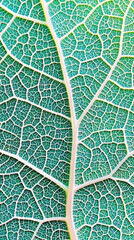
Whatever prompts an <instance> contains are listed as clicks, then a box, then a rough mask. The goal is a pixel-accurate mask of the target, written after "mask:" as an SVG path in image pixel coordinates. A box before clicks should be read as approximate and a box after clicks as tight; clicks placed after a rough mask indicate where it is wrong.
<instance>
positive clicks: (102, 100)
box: [96, 96, 134, 113]
mask: <svg viewBox="0 0 134 240" xmlns="http://www.w3.org/2000/svg"><path fill="white" fill-rule="evenodd" d="M116 97H117V96H116ZM96 100H99V101H101V102H104V103H107V104H110V105H112V106H113V107H117V108H120V109H123V110H126V111H127V112H130V113H134V112H133V111H131V110H130V109H131V105H130V107H129V108H126V107H122V106H120V105H117V104H116V103H113V102H112V101H111V102H109V101H107V100H105V99H103V98H99V97H98V98H97V99H96Z"/></svg>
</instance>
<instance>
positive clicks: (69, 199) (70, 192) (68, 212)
mask: <svg viewBox="0 0 134 240" xmlns="http://www.w3.org/2000/svg"><path fill="white" fill-rule="evenodd" d="M41 3H42V6H43V10H44V13H45V17H46V22H47V24H48V26H49V29H50V31H51V34H52V36H53V38H54V40H55V44H56V47H57V50H58V54H59V58H60V63H61V67H62V71H63V76H64V82H65V85H66V88H67V92H68V98H69V104H70V111H71V122H72V137H73V142H72V156H71V162H70V179H69V187H68V189H67V205H66V220H67V225H68V230H69V234H70V238H71V240H77V239H78V238H77V234H76V231H75V227H74V221H73V199H74V193H75V190H76V189H75V164H76V155H77V142H78V128H79V125H80V123H81V121H82V119H83V117H84V116H85V115H86V113H87V112H88V110H89V109H90V107H91V106H92V105H93V103H94V101H95V100H96V99H97V98H98V96H99V94H100V93H101V91H102V89H103V88H104V86H105V85H106V83H107V82H108V80H110V77H111V75H112V72H113V70H114V69H115V67H116V66H117V63H118V61H119V59H120V57H121V52H122V44H123V33H124V26H125V18H126V16H127V13H128V10H129V8H130V6H131V3H132V1H130V3H129V5H128V8H127V10H126V12H125V14H124V18H123V23H122V31H121V36H120V49H119V53H118V57H117V59H116V61H115V63H114V64H113V66H112V67H111V70H110V72H109V74H108V76H107V78H106V79H105V81H104V82H103V84H102V85H101V87H100V89H99V90H98V92H97V93H96V95H95V96H94V98H93V99H92V101H91V102H90V104H89V105H88V106H87V108H86V109H85V110H84V112H83V114H82V115H81V117H80V118H79V120H78V121H77V120H76V116H75V108H74V103H73V96H72V90H71V86H70V83H69V78H68V74H67V71H66V67H65V62H64V58H63V53H62V49H61V45H60V39H59V38H58V37H57V35H56V33H55V30H54V28H53V25H52V23H51V19H50V17H49V10H48V4H47V3H46V2H45V1H44V0H41ZM119 165H120V164H119ZM118 167H119V166H118ZM116 170H117V169H116ZM110 176H111V175H110ZM91 183H92V181H91Z"/></svg>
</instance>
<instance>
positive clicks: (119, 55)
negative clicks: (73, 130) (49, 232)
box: [78, 1, 132, 126]
mask: <svg viewBox="0 0 134 240" xmlns="http://www.w3.org/2000/svg"><path fill="white" fill-rule="evenodd" d="M131 3H132V1H130V3H129V5H128V8H127V10H126V12H125V14H124V18H123V23H122V31H121V36H120V49H119V53H118V57H117V58H116V61H115V62H114V64H113V66H112V68H111V70H110V72H109V74H108V76H107V77H106V79H105V81H104V82H103V83H102V85H101V87H100V88H99V90H98V92H97V93H96V94H95V96H94V97H93V99H92V100H91V102H90V103H89V105H88V106H87V107H86V109H85V110H84V111H83V113H82V114H81V116H80V118H79V120H78V126H79V125H80V123H81V121H82V119H83V118H84V116H85V115H86V113H87V112H88V110H89V109H90V108H91V106H92V105H93V103H94V102H95V100H96V99H97V98H98V96H99V95H100V93H101V91H102V89H103V88H104V86H105V85H106V83H107V82H108V80H110V78H111V75H112V73H113V70H114V69H115V67H116V66H117V63H118V61H119V59H120V57H121V52H122V45H123V34H124V27H125V19H126V16H127V13H128V11H129V8H130V6H131Z"/></svg>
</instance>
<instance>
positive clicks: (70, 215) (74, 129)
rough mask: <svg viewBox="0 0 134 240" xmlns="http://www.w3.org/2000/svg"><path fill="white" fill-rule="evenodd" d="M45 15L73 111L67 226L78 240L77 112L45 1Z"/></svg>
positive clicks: (71, 235) (61, 53)
mask: <svg viewBox="0 0 134 240" xmlns="http://www.w3.org/2000/svg"><path fill="white" fill-rule="evenodd" d="M41 3H42V6H43V9H44V13H45V16H46V21H47V24H48V26H49V28H50V31H51V33H52V36H53V38H54V40H55V43H56V47H57V50H58V53H59V58H60V63H61V67H62V70H63V74H64V82H65V85H66V88H67V93H68V99H69V104H70V110H71V120H72V135H73V142H72V156H71V162H70V179H69V187H68V191H67V205H66V218H67V226H68V229H69V233H70V238H71V239H72V240H76V239H77V235H76V231H75V227H74V221H73V198H74V184H75V161H76V151H77V132H78V131H77V126H76V117H75V110H74V103H73V97H72V90H71V86H70V83H69V78H68V74H67V71H66V67H65V63H64V58H63V52H62V49H61V46H60V40H59V39H58V37H57V35H56V33H55V31H54V28H53V26H52V23H51V20H50V17H49V10H48V5H47V3H46V2H45V1H44V0H41Z"/></svg>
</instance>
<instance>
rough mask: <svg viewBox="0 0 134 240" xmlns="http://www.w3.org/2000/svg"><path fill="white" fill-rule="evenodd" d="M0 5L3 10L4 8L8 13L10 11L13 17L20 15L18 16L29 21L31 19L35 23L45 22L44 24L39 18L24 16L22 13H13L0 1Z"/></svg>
mask: <svg viewBox="0 0 134 240" xmlns="http://www.w3.org/2000/svg"><path fill="white" fill-rule="evenodd" d="M0 7H1V8H3V9H4V10H6V11H7V12H8V13H11V14H12V15H13V16H14V17H20V18H23V19H24V20H29V21H32V22H35V23H39V24H45V25H46V22H45V21H41V20H39V19H36V18H32V17H30V16H26V15H22V14H19V13H15V12H13V11H12V10H11V9H9V8H7V7H6V6H4V5H3V4H1V3H0Z"/></svg>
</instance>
